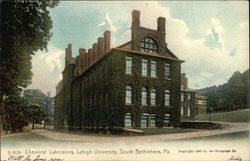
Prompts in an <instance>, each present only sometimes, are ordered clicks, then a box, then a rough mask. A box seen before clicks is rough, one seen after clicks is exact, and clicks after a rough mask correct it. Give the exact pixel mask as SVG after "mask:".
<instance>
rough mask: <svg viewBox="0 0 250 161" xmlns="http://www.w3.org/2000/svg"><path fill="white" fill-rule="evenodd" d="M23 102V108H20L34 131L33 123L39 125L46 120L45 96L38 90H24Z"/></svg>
mask: <svg viewBox="0 0 250 161" xmlns="http://www.w3.org/2000/svg"><path fill="white" fill-rule="evenodd" d="M23 101H24V102H25V106H23V108H22V110H23V113H24V118H25V119H26V120H27V121H28V122H31V123H32V129H34V125H35V123H36V124H41V123H43V122H44V121H45V120H46V119H48V116H49V113H48V108H47V106H48V105H47V104H46V101H47V96H45V95H44V94H43V93H42V92H41V91H40V90H37V89H30V90H25V91H24V94H23Z"/></svg>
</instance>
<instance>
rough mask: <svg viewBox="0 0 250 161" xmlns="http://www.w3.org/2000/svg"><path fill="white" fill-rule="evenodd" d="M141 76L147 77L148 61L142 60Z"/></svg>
mask: <svg viewBox="0 0 250 161" xmlns="http://www.w3.org/2000/svg"><path fill="white" fill-rule="evenodd" d="M141 72H142V73H141V74H142V76H148V60H146V59H142V69H141Z"/></svg>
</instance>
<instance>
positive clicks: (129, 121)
mask: <svg viewBox="0 0 250 161" xmlns="http://www.w3.org/2000/svg"><path fill="white" fill-rule="evenodd" d="M125 127H132V117H131V115H126V116H125Z"/></svg>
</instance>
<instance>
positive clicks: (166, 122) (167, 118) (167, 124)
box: [164, 114, 170, 127]
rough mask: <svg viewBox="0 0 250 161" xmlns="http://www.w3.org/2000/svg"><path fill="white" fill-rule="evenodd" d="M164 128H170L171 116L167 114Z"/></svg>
mask: <svg viewBox="0 0 250 161" xmlns="http://www.w3.org/2000/svg"><path fill="white" fill-rule="evenodd" d="M164 126H165V127H166V126H170V115H169V114H165V117H164Z"/></svg>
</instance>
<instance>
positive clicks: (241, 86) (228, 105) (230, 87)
mask: <svg viewBox="0 0 250 161" xmlns="http://www.w3.org/2000/svg"><path fill="white" fill-rule="evenodd" d="M248 80H249V69H248V70H246V71H245V72H243V73H240V72H239V71H237V72H235V73H234V74H233V75H232V76H231V78H230V79H229V80H228V82H227V83H225V84H223V85H220V86H218V87H216V86H213V87H209V88H205V89H201V90H199V91H200V92H201V93H203V94H204V95H205V96H207V105H208V107H213V109H214V110H235V109H241V108H247V100H248V98H247V96H248V86H249V84H248Z"/></svg>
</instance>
